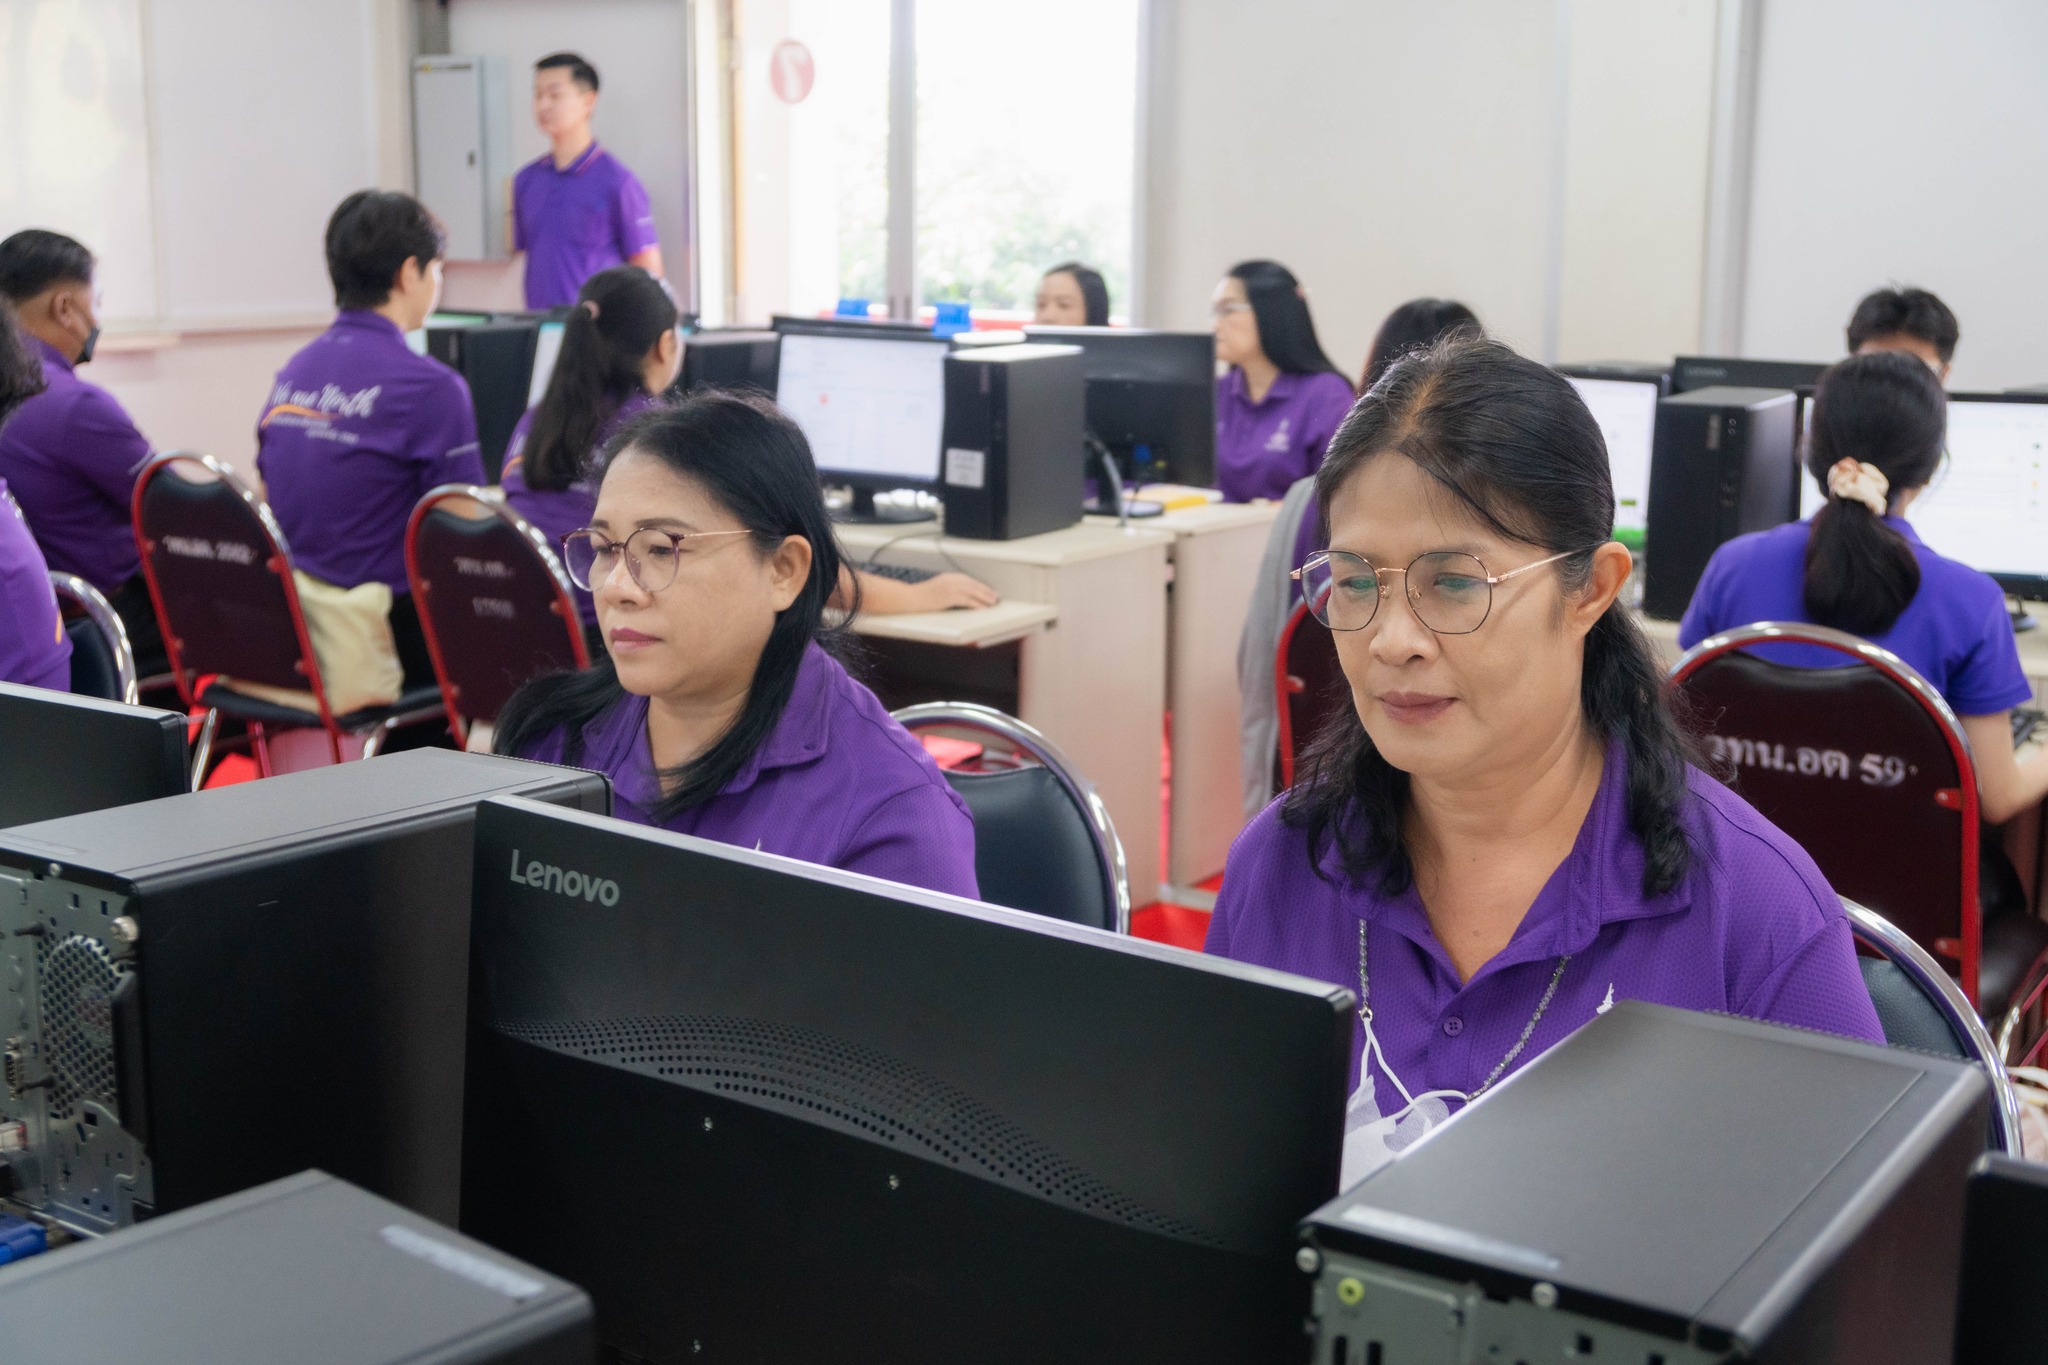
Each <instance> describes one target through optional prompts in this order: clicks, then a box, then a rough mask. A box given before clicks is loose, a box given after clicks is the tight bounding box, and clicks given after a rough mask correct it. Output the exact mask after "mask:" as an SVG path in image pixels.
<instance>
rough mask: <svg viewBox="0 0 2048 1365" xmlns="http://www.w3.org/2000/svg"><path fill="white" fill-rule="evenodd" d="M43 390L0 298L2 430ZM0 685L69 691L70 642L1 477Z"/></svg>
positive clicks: (46, 574) (39, 557)
mask: <svg viewBox="0 0 2048 1365" xmlns="http://www.w3.org/2000/svg"><path fill="white" fill-rule="evenodd" d="M42 391H43V371H42V367H41V366H40V365H38V364H37V363H36V358H35V357H34V356H33V355H31V354H29V350H28V344H27V342H26V341H25V340H24V339H23V337H22V335H21V333H20V331H18V330H17V328H16V325H15V321H14V306H13V305H12V304H10V303H8V302H7V301H6V300H5V299H0V427H4V426H5V425H6V424H7V419H8V418H9V417H12V416H13V415H14V410H15V409H16V408H18V407H20V406H21V405H22V404H23V403H25V402H27V401H28V400H29V399H31V398H33V397H35V396H36V395H37V394H39V393H41V392H42ZM0 682H11V683H26V684H28V685H29V686H30V687H47V688H50V689H51V690H53V691H57V692H68V691H70V690H71V641H70V640H68V639H66V638H65V635H64V623H63V621H62V620H61V619H59V617H58V613H57V596H56V594H55V593H54V592H52V591H51V589H50V567H49V565H48V564H47V563H46V562H44V559H43V551H42V547H40V546H38V545H37V544H36V538H35V537H34V536H32V535H30V534H29V529H28V523H27V522H26V521H24V520H22V516H21V509H20V508H19V507H17V506H16V505H15V503H14V495H13V494H11V493H9V492H8V491H7V480H6V479H4V478H0Z"/></svg>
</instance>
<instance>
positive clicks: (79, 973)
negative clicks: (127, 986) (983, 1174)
mask: <svg viewBox="0 0 2048 1365" xmlns="http://www.w3.org/2000/svg"><path fill="white" fill-rule="evenodd" d="M127 975H128V972H127V969H126V968H125V967H124V966H120V965H117V964H116V963H115V962H114V959H113V957H112V955H111V954H109V953H108V952H107V950H106V947H105V945H103V944H102V943H100V941H99V940H98V939H95V938H89V937H87V936H86V935H84V934H68V935H66V936H64V937H62V938H55V937H54V936H52V935H48V934H46V935H44V936H43V938H42V939H41V940H40V943H39V951H38V952H37V954H36V976H37V982H36V985H37V989H38V990H39V991H40V993H41V995H42V1001H43V1049H44V1059H45V1062H46V1064H47V1065H48V1066H49V1068H50V1097H49V1115H50V1121H51V1122H52V1123H59V1122H62V1121H64V1120H66V1119H69V1118H72V1117H73V1116H75V1115H76V1114H77V1112H78V1103H79V1101H80V1100H81V1099H87V1100H92V1101H95V1102H96V1103H99V1104H103V1105H105V1106H106V1107H107V1108H109V1109H114V1108H115V1107H116V1106H115V1102H114V1101H115V1095H114V993H115V991H116V990H118V989H119V988H120V986H121V983H122V982H123V981H124V980H125V979H126V978H127Z"/></svg>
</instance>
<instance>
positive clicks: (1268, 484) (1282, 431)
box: [1216, 366, 1356, 502]
mask: <svg viewBox="0 0 2048 1365" xmlns="http://www.w3.org/2000/svg"><path fill="white" fill-rule="evenodd" d="M1355 396H1356V395H1354V394H1353V393H1352V392H1351V382H1350V381H1349V380H1347V379H1345V378H1344V376H1343V375H1341V374H1329V373H1324V374H1283V375H1280V376H1278V377H1277V378H1275V379H1274V380H1273V387H1272V388H1270V389H1268V390H1266V396H1265V397H1264V398H1261V399H1260V400H1259V401H1258V402H1256V403H1254V402H1252V400H1251V398H1250V397H1249V396H1248V395H1247V394H1246V393H1245V387H1244V371H1243V370H1240V369H1238V368H1236V367H1235V366H1232V367H1231V370H1230V372H1229V373H1228V374H1226V375H1224V376H1223V377H1222V378H1220V379H1218V380H1217V381H1216V486H1217V487H1218V488H1220V489H1222V490H1223V498H1224V501H1226V502H1250V501H1251V500H1252V499H1253V498H1282V497H1285V496H1286V495H1287V489H1288V486H1289V485H1290V484H1292V483H1293V482H1294V481H1295V480H1296V479H1302V478H1307V477H1308V476H1309V475H1311V474H1313V473H1315V472H1316V470H1317V469H1319V468H1321V467H1322V463H1323V452H1324V451H1325V450H1327V449H1328V448H1329V445H1330V437H1332V436H1334V435H1335V434H1336V432H1337V424H1338V423H1339V422H1342V421H1343V420H1344V414H1345V413H1347V412H1349V411H1351V404H1352V401H1353V399H1354V397H1355Z"/></svg>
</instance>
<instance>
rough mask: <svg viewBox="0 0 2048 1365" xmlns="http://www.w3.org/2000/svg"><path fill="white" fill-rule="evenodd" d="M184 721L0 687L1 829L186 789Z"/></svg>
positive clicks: (95, 700)
mask: <svg viewBox="0 0 2048 1365" xmlns="http://www.w3.org/2000/svg"><path fill="white" fill-rule="evenodd" d="M185 762H186V759H185V717H183V716H181V715H179V714H177V713H176V712H175V711H158V710H156V709H154V708H152V707H147V706H124V705H122V704H121V703H120V702H115V701H101V700H100V699H99V698H97V697H80V696H74V695H72V694H71V693H69V692H50V691H46V690H45V689H43V688H40V687H21V686H18V685H16V684H14V683H0V828H6V827H8V826H11V825H26V824H29V823H31V822H33V821H37V820H56V819H59V818H61V817H63V816H66V815H80V814H83V813H84V812H86V811H89V810H105V809H106V808H107V807H109V806H126V805H129V804H131V803H133V802H136V801H154V800H156V798H158V797H159V796H176V795H177V794H178V793H179V792H182V791H184V790H186V788H187V786H188V784H189V782H190V778H189V776H188V774H187V772H186V768H185Z"/></svg>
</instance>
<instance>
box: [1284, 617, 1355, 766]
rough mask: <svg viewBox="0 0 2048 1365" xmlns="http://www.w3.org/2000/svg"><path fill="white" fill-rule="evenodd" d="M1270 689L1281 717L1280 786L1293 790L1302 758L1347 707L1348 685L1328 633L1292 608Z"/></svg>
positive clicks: (1324, 626) (1335, 647) (1331, 637)
mask: <svg viewBox="0 0 2048 1365" xmlns="http://www.w3.org/2000/svg"><path fill="white" fill-rule="evenodd" d="M1273 686H1274V689H1275V692H1276V695H1277V697H1278V703H1279V704H1278V710H1279V713H1280V754H1279V777H1280V784H1279V785H1280V786H1281V788H1282V789H1283V790H1284V789H1285V788H1288V787H1291V786H1293V785H1294V776H1295V773H1296V772H1297V771H1298V770H1299V767H1300V761H1301V755H1302V753H1303V751H1305V750H1306V749H1307V748H1308V744H1309V741H1310V740H1312V739H1314V738H1315V737H1316V733H1317V732H1318V731H1320V730H1321V729H1322V728H1323V723H1324V722H1325V721H1327V720H1328V719H1329V718H1330V716H1331V714H1332V713H1334V712H1336V711H1338V710H1340V709H1342V708H1343V707H1346V706H1349V705H1350V704H1351V693H1350V691H1349V684H1348V683H1346V682H1345V680H1344V670H1343V668H1342V667H1341V666H1340V665H1339V664H1338V662H1337V641H1336V638H1335V637H1334V636H1332V635H1331V634H1330V628H1329V627H1328V626H1326V625H1324V624H1323V623H1322V622H1321V621H1318V620H1316V618H1315V617H1313V616H1311V615H1309V613H1308V607H1307V606H1306V605H1305V604H1304V605H1301V606H1297V607H1295V609H1294V611H1293V613H1292V614H1291V615H1289V616H1288V618H1287V624H1286V625H1285V626H1283V627H1282V628H1281V630H1280V647H1279V650H1278V652H1277V654H1276V655H1275V658H1274V663H1273Z"/></svg>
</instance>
